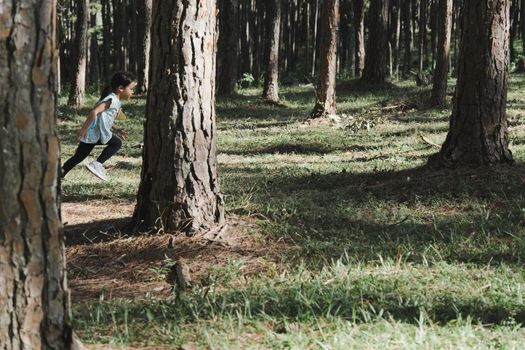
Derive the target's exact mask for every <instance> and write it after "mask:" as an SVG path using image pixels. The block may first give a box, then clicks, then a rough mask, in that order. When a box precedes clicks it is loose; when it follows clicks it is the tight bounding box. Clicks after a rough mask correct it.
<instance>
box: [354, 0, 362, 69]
mask: <svg viewBox="0 0 525 350" xmlns="http://www.w3.org/2000/svg"><path fill="white" fill-rule="evenodd" d="M354 4H355V6H354V9H355V11H354V19H355V76H356V77H360V76H361V74H363V69H364V67H365V3H364V0H354Z"/></svg>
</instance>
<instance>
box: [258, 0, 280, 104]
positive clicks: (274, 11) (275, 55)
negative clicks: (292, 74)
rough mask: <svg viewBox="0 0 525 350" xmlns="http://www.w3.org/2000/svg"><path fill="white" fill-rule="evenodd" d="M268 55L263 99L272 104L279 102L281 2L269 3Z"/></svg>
mask: <svg viewBox="0 0 525 350" xmlns="http://www.w3.org/2000/svg"><path fill="white" fill-rule="evenodd" d="M268 5H269V8H270V9H269V10H270V11H269V13H268V21H269V25H268V27H269V28H270V32H269V33H268V48H267V50H268V55H267V57H266V75H265V77H264V89H263V94H262V98H263V100H266V101H270V102H278V101H279V36H280V33H281V1H280V0H271V1H270V2H269V3H268Z"/></svg>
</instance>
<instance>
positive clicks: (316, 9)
mask: <svg viewBox="0 0 525 350" xmlns="http://www.w3.org/2000/svg"><path fill="white" fill-rule="evenodd" d="M313 3H314V6H313V8H312V12H313V16H312V27H313V29H314V30H313V33H312V69H311V71H310V72H311V76H312V77H313V76H315V69H316V66H317V61H316V58H317V45H318V43H319V41H318V40H317V36H318V28H319V21H318V17H319V0H313Z"/></svg>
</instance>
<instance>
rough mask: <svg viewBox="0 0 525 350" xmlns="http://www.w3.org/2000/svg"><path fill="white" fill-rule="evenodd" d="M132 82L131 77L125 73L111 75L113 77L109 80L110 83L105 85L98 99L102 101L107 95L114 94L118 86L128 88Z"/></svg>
mask: <svg viewBox="0 0 525 350" xmlns="http://www.w3.org/2000/svg"><path fill="white" fill-rule="evenodd" d="M133 81H134V79H133V76H131V74H129V73H126V72H116V73H115V74H113V77H112V78H111V82H110V83H109V84H106V86H104V89H103V90H102V94H101V95H100V99H101V100H102V99H103V98H104V97H106V96H107V95H109V94H110V93H111V92H114V91H115V90H117V89H118V87H119V86H128V85H129V84H131V83H132V82H133Z"/></svg>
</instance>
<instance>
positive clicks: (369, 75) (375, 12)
mask: <svg viewBox="0 0 525 350" xmlns="http://www.w3.org/2000/svg"><path fill="white" fill-rule="evenodd" d="M388 2H389V1H388V0H372V1H371V3H370V22H371V23H370V29H369V35H368V42H367V47H366V59H365V68H364V70H363V78H362V79H363V81H366V82H368V83H372V84H383V83H385V81H386V75H387V59H388Z"/></svg>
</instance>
